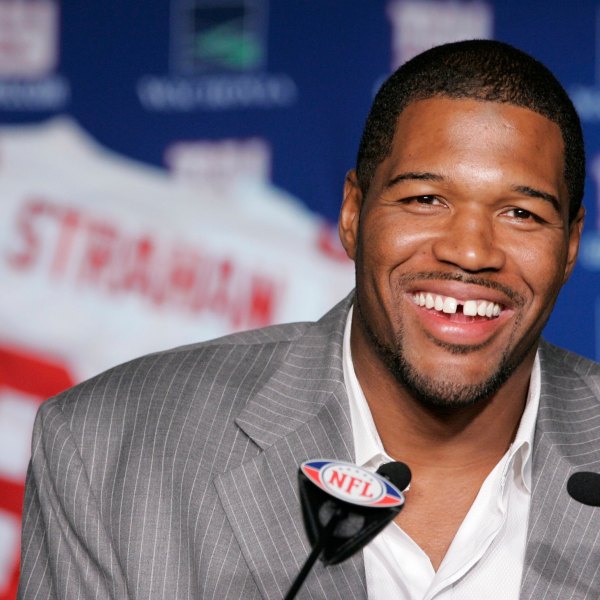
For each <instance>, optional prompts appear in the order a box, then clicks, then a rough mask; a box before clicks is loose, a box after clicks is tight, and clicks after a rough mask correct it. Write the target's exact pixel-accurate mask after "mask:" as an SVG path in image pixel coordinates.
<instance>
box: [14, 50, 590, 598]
mask: <svg viewBox="0 0 600 600" xmlns="http://www.w3.org/2000/svg"><path fill="white" fill-rule="evenodd" d="M584 166H585V158H584V150H583V140H582V135H581V128H580V124H579V120H578V117H577V115H576V113H575V110H574V108H573V105H572V104H571V102H570V101H569V99H568V97H567V95H566V93H565V91H564V90H563V89H562V87H561V86H560V84H559V83H558V82H557V80H556V79H555V78H554V76H553V75H552V74H551V73H550V72H549V71H548V70H547V69H546V68H545V67H544V66H542V65H541V64H540V63H538V62H537V61H535V60H534V59H532V58H531V57H529V56H527V55H526V54H523V53H522V52H520V51H519V50H516V49H514V48H512V47H510V46H507V45H506V44H502V43H500V42H493V41H469V42H459V43H455V44H448V45H445V46H440V47H437V48H433V49H432V50H429V51H427V52H425V53H423V54H421V55H419V56H418V57H416V58H415V59H413V60H412V61H410V62H408V63H406V64H405V65H404V66H402V67H401V68H400V69H399V70H398V71H397V72H396V73H394V74H393V75H392V76H391V77H390V79H389V80H388V81H387V82H386V83H384V85H383V86H382V88H381V90H380V91H379V93H378V95H377V97H376V99H375V101H374V103H373V107H372V108H371V112H370V114H369V117H368V120H367V123H366V126H365V131H364V133H363V137H362V140H361V144H360V149H359V153H358V160H357V165H356V170H355V171H351V172H350V173H349V174H348V176H347V178H346V182H345V187H344V200H343V205H342V210H341V215H340V236H341V239H342V243H343V245H344V247H345V249H346V251H347V253H348V255H349V256H350V257H351V258H352V259H353V260H354V261H355V263H356V291H355V293H354V294H352V295H351V296H350V297H349V298H347V299H346V300H344V301H343V302H341V303H340V304H339V305H338V306H336V307H335V308H333V309H332V311H330V312H329V313H328V314H327V315H325V316H324V317H323V318H322V319H321V320H320V321H319V322H317V323H298V324H291V325H281V326H276V327H271V328H268V329H263V330H257V331H251V332H247V333H243V334H236V335H233V336H229V337H227V338H224V339H220V340H216V341H210V342H205V343H201V344H197V345H195V346H187V347H184V348H179V349H175V350H171V351H168V352H165V353H158V354H153V355H150V356H147V357H143V358H141V359H138V360H136V361H133V362H131V363H128V364H126V365H122V366H120V367H116V368H115V369H112V370H111V371H108V372H107V373H104V374H102V375H100V376H98V377H96V378H95V379H93V380H90V381H88V382H85V383H83V384H81V385H79V386H77V387H76V388H73V389H72V390H70V391H68V392H66V393H64V394H62V395H61V396H59V397H57V398H54V399H51V400H49V401H48V402H46V403H45V404H44V405H43V407H42V408H41V410H40V413H39V415H38V419H37V421H36V427H35V431H34V441H33V457H32V463H31V468H30V471H29V476H28V484H27V495H26V506H25V511H24V515H25V521H24V529H23V559H22V572H23V574H22V579H21V587H20V597H21V598H61V599H70V598H84V597H85V598H88V597H93V598H143V599H145V600H147V599H150V598H165V597H177V598H192V597H193V598H219V599H236V600H239V598H254V599H258V598H265V599H267V598H269V599H278V600H279V599H280V598H282V597H283V596H284V594H285V591H286V590H287V588H288V587H289V585H290V583H291V581H292V580H293V579H294V577H295V575H296V573H297V571H298V569H299V568H300V566H301V564H302V562H303V561H304V558H305V557H306V554H307V550H308V543H307V539H306V536H305V533H304V531H303V527H302V516H301V511H300V506H299V502H298V492H297V483H296V473H297V469H298V465H299V464H300V463H301V462H302V461H304V460H307V459H311V458H320V457H323V458H333V459H338V460H345V461H351V462H356V463H358V464H359V465H361V466H364V467H366V468H371V469H376V468H377V467H378V466H379V465H380V464H381V463H382V462H386V461H389V460H400V461H403V462H405V463H407V464H408V465H409V466H410V468H411V469H412V472H413V480H412V484H411V488H410V491H409V492H408V494H407V501H406V506H405V508H404V509H403V511H402V512H401V513H400V515H399V516H398V517H397V519H396V523H394V524H391V525H390V526H388V527H387V528H386V529H385V530H384V531H383V532H382V533H381V534H380V535H379V537H377V538H375V540H374V541H373V542H371V543H370V544H369V545H368V546H367V547H366V548H365V549H364V551H363V553H360V554H359V555H356V556H354V557H353V558H352V559H350V560H348V561H346V562H345V563H342V564H340V565H336V566H333V567H329V568H324V567H323V566H322V565H318V566H317V568H316V569H315V571H314V572H313V573H312V574H311V575H310V576H309V577H308V579H307V580H306V583H305V586H304V588H303V589H302V591H301V594H304V596H302V597H305V598H313V599H327V600H332V599H339V600H342V599H343V600H348V599H350V598H353V599H359V598H360V599H365V598H368V599H369V600H383V599H389V598H403V599H414V600H422V599H438V600H440V599H444V600H447V599H450V598H460V599H477V600H480V599H482V598H485V599H486V600H494V599H497V600H511V599H517V598H524V599H525V598H526V599H538V600H542V599H548V598H561V599H562V598H580V599H584V598H597V597H599V596H600V577H598V573H599V571H600V545H599V542H598V540H600V518H598V516H597V515H596V514H595V513H594V509H592V508H589V507H584V506H582V505H581V504H578V503H577V502H575V501H574V500H572V499H570V498H569V496H568V495H567V492H566V481H567V479H568V477H569V475H570V474H571V473H572V472H574V471H577V470H581V469H585V470H597V471H600V404H599V401H600V368H599V366H598V365H596V364H595V363H592V362H590V361H588V360H586V359H584V358H582V357H578V356H576V355H573V354H570V353H568V352H566V351H564V350H560V349H558V348H555V347H552V346H550V345H549V344H547V343H544V342H542V341H540V335H541V332H542V329H543V327H544V325H545V323H546V321H547V319H548V317H549V315H550V313H551V311H552V307H553V305H554V302H555V300H556V297H557V295H558V293H559V291H560V289H561V287H562V285H563V284H564V283H565V282H566V281H567V279H568V278H569V275H570V273H571V271H572V269H573V266H574V263H575V259H576V255H577V250H578V246H579V240H580V236H581V229H582V224H583V209H582V207H581V200H582V196H583V183H584Z"/></svg>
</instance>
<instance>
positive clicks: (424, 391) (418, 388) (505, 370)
mask: <svg viewBox="0 0 600 600" xmlns="http://www.w3.org/2000/svg"><path fill="white" fill-rule="evenodd" d="M386 354H387V356H386V357H385V360H386V363H387V365H388V368H389V369H390V371H391V372H392V373H393V375H394V376H395V378H396V380H397V381H398V383H399V384H400V385H401V386H402V387H403V388H404V389H406V390H407V391H408V392H409V393H410V395H411V396H412V397H413V398H414V399H415V400H416V401H418V402H419V403H421V404H422V405H424V406H426V407H428V408H435V409H458V408H465V407H469V406H473V405H475V404H478V403H485V402H486V401H488V400H489V399H491V398H492V397H493V396H494V395H495V394H496V392H497V391H498V390H499V389H500V388H501V387H502V385H504V383H505V382H506V381H507V380H508V378H509V377H510V376H511V375H512V373H513V372H514V370H515V368H516V365H515V364H508V362H507V361H506V360H500V361H499V366H498V368H497V369H496V370H495V371H494V372H492V373H490V374H489V375H488V376H487V377H483V378H482V376H481V372H479V373H477V374H476V375H474V379H468V378H466V377H465V376H466V373H464V371H463V372H462V373H461V372H458V367H457V369H453V370H452V372H449V373H448V375H447V376H444V373H443V372H440V371H438V372H436V373H435V376H432V375H431V374H429V373H423V372H421V371H420V370H419V369H417V368H416V367H414V366H413V365H411V364H410V363H409V362H407V361H406V360H405V359H404V357H402V356H397V355H390V353H386ZM457 376H458V377H460V379H457ZM461 376H462V377H461Z"/></svg>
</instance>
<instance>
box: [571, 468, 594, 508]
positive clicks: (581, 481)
mask: <svg viewBox="0 0 600 600" xmlns="http://www.w3.org/2000/svg"><path fill="white" fill-rule="evenodd" d="M567 492H568V494H569V496H571V498H573V500H577V502H581V503H582V504H587V506H600V474H599V473H591V472H590V471H579V472H578V473H573V475H571V477H569V480H568V481H567Z"/></svg>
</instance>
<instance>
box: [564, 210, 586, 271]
mask: <svg viewBox="0 0 600 600" xmlns="http://www.w3.org/2000/svg"><path fill="white" fill-rule="evenodd" d="M584 219H585V209H584V208H583V206H581V207H579V211H578V212H577V216H576V217H575V218H574V219H573V221H572V222H571V224H570V225H569V246H568V249H567V264H566V266H565V276H564V279H563V283H566V281H567V279H569V277H570V276H571V273H572V272H573V268H574V267H575V261H576V260H577V253H578V252H579V242H580V241H581V232H582V231H583V222H584Z"/></svg>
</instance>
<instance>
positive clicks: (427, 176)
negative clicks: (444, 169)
mask: <svg viewBox="0 0 600 600" xmlns="http://www.w3.org/2000/svg"><path fill="white" fill-rule="evenodd" d="M407 180H416V181H444V177H442V176H441V175H438V174H436V173H428V172H415V171H409V172H407V173H400V174H398V175H395V176H394V177H392V179H390V180H389V181H388V182H387V183H386V185H385V187H386V188H391V187H394V186H395V185H396V184H398V183H400V182H401V181H407Z"/></svg>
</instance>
